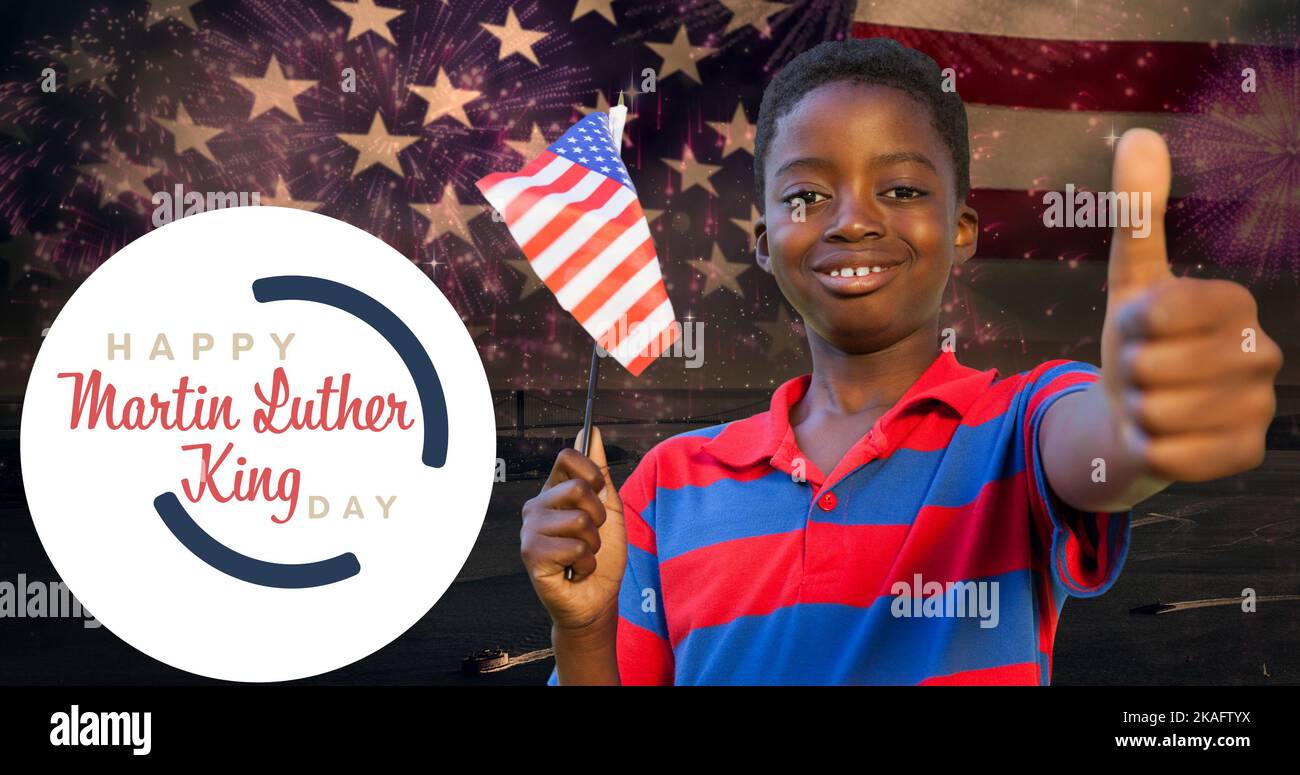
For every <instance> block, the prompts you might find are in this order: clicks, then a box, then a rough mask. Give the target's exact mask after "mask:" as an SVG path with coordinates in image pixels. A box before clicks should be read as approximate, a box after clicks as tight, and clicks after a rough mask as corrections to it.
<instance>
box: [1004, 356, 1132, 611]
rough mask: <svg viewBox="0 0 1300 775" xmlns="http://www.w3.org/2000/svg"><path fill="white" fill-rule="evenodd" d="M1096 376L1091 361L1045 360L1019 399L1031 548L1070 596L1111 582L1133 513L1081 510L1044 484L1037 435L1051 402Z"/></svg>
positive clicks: (1125, 550)
mask: <svg viewBox="0 0 1300 775" xmlns="http://www.w3.org/2000/svg"><path fill="white" fill-rule="evenodd" d="M1100 377H1101V371H1100V369H1098V368H1097V367H1096V366H1094V365H1092V364H1090V363H1083V362H1081V361H1070V360H1053V361H1048V362H1046V363H1043V364H1041V365H1040V366H1038V367H1036V368H1034V369H1033V370H1031V371H1030V372H1029V373H1028V376H1027V378H1026V380H1025V385H1024V386H1023V387H1022V388H1021V394H1020V396H1019V400H1018V405H1019V407H1020V410H1021V412H1022V414H1021V426H1020V428H1021V433H1022V438H1023V440H1024V454H1025V460H1024V464H1025V471H1026V474H1027V477H1026V478H1027V479H1028V483H1029V506H1030V514H1031V518H1032V519H1033V523H1034V524H1033V528H1034V534H1035V536H1036V537H1037V541H1036V542H1035V544H1036V546H1035V551H1036V553H1037V554H1038V559H1041V560H1043V561H1044V562H1046V563H1047V564H1048V566H1049V567H1050V571H1051V575H1052V579H1053V581H1055V582H1056V584H1057V585H1059V586H1060V587H1062V588H1063V589H1064V590H1065V592H1066V593H1067V594H1069V595H1071V596H1073V597H1096V596H1097V595H1100V594H1102V593H1104V592H1105V591H1106V590H1108V589H1110V587H1111V585H1112V584H1114V583H1115V579H1116V578H1117V577H1118V576H1119V572H1120V570H1121V568H1123V566H1124V558H1125V556H1126V555H1127V554H1128V541H1129V529H1130V522H1131V516H1132V512H1131V511H1124V512H1104V511H1101V512H1095V511H1080V510H1079V509H1076V508H1074V507H1073V506H1070V505H1069V504H1067V503H1066V502H1065V501H1063V500H1061V499H1060V498H1059V497H1058V496H1057V495H1056V493H1054V492H1053V491H1052V489H1051V486H1050V485H1049V484H1048V481H1047V474H1046V471H1045V469H1044V467H1043V456H1042V453H1041V451H1040V450H1039V446H1038V445H1039V438H1038V436H1039V432H1040V430H1041V428H1042V423H1043V417H1044V416H1045V415H1046V414H1047V410H1048V409H1049V408H1050V407H1051V406H1052V404H1054V403H1056V402H1057V401H1058V400H1060V399H1061V398H1062V397H1063V396H1067V395H1070V394H1071V393H1077V392H1079V391H1081V390H1085V389H1087V388H1088V386H1089V385H1091V384H1092V383H1094V382H1096V381H1097V380H1098V379H1099V378H1100Z"/></svg>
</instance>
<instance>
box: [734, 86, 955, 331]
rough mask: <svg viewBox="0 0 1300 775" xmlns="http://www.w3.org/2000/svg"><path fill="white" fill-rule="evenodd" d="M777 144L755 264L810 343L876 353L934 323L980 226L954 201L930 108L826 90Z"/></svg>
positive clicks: (808, 100)
mask: <svg viewBox="0 0 1300 775" xmlns="http://www.w3.org/2000/svg"><path fill="white" fill-rule="evenodd" d="M771 148H772V150H771V156H770V157H769V160H768V162H767V170H766V171H765V174H766V176H767V179H766V181H765V188H764V190H765V196H766V199H767V201H766V202H765V208H764V215H763V217H761V218H760V219H759V220H758V222H757V223H756V226H755V232H756V245H757V249H756V252H757V256H758V263H759V265H760V266H762V267H763V269H764V270H766V271H768V272H770V273H771V274H773V275H774V276H775V277H776V281H777V285H778V286H779V287H780V288H781V292H782V293H783V294H784V295H785V297H786V298H787V299H788V300H789V301H790V303H791V304H792V305H793V306H794V308H795V309H796V310H797V311H798V312H799V314H800V315H801V316H802V317H803V319H804V321H805V323H807V325H808V327H809V329H810V332H809V335H810V337H813V336H815V337H820V338H821V339H824V340H825V341H826V342H828V343H830V344H832V345H833V346H835V347H836V348H837V349H839V350H841V351H843V352H846V353H863V352H875V351H878V350H882V349H885V348H886V347H888V346H890V345H892V344H894V343H896V342H898V341H900V340H902V339H904V338H905V337H907V336H908V335H909V334H913V333H915V332H917V331H918V329H921V328H923V327H925V326H927V324H933V322H934V321H935V320H936V319H937V316H938V312H939V305H940V302H941V301H942V297H943V291H944V288H945V287H946V285H947V282H948V276H949V273H950V272H951V270H952V266H953V264H954V263H957V264H960V263H962V262H964V261H965V260H966V259H968V258H970V256H971V255H972V254H974V252H975V242H976V232H977V228H978V223H979V222H978V217H977V215H976V214H975V211H974V210H973V209H971V208H970V207H968V206H967V205H966V204H965V203H964V202H963V203H961V204H960V206H958V204H957V203H956V202H955V201H954V199H955V196H954V194H955V187H956V186H955V175H954V173H953V161H952V159H951V158H950V156H951V154H950V153H949V152H948V150H947V147H946V146H945V145H944V142H943V140H942V139H941V137H940V136H939V133H938V132H937V131H936V130H935V128H934V127H933V125H932V124H931V119H930V115H929V111H928V110H927V108H926V107H925V106H924V105H922V104H921V103H919V102H917V101H915V100H914V99H913V98H911V97H909V96H908V95H906V94H905V93H904V92H902V91H900V90H898V89H894V88H891V87H887V86H867V85H862V84H857V83H851V82H847V81H836V82H832V83H828V84H825V85H823V86H820V87H818V88H816V89H814V90H813V91H811V92H809V93H808V95H807V96H805V97H804V98H803V99H802V100H801V101H800V102H799V104H798V105H796V106H795V108H794V109H793V110H792V111H791V112H790V113H788V114H786V115H785V116H783V117H782V118H781V119H780V121H779V123H778V130H777V133H776V136H775V138H774V140H773V143H772V146H771ZM800 200H802V203H803V204H802V206H800V205H799V202H800Z"/></svg>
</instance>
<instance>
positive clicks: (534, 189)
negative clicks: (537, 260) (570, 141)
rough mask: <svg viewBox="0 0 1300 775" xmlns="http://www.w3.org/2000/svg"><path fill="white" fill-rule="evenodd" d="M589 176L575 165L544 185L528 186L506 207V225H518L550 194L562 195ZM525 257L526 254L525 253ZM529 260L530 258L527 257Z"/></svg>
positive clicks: (589, 171)
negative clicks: (520, 220) (521, 219)
mask: <svg viewBox="0 0 1300 775" xmlns="http://www.w3.org/2000/svg"><path fill="white" fill-rule="evenodd" d="M590 174H591V170H589V169H587V168H586V167H584V166H582V165H581V164H575V165H573V166H572V167H570V168H568V169H567V170H565V171H564V173H563V174H562V175H560V177H558V178H556V179H555V180H553V181H551V182H550V183H547V184H545V185H538V186H529V187H528V188H526V189H524V190H523V191H520V192H519V194H518V195H517V196H516V197H515V198H514V199H513V200H512V201H511V202H510V204H509V205H507V206H506V212H504V213H502V215H504V216H505V219H506V223H509V224H513V223H518V221H519V219H520V218H523V217H524V216H525V215H527V214H528V211H529V210H531V209H533V207H534V206H535V205H536V204H537V203H538V202H540V201H542V200H543V199H545V198H546V197H548V196H550V195H551V194H562V193H564V192H565V191H568V190H569V189H571V188H573V187H574V186H576V185H578V183H579V182H580V181H581V180H582V179H583V178H585V177H587V176H588V175H590ZM525 255H527V253H525ZM529 258H531V256H529Z"/></svg>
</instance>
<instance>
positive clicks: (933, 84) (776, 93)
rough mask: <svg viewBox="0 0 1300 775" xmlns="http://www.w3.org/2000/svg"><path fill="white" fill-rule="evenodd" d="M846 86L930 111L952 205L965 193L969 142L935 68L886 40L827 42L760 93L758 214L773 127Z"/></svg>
mask: <svg viewBox="0 0 1300 775" xmlns="http://www.w3.org/2000/svg"><path fill="white" fill-rule="evenodd" d="M836 81H850V82H853V83H861V84H866V85H872V86H892V87H893V88H895V89H899V90H901V91H903V92H905V93H906V94H907V95H908V96H909V97H912V98H913V99H915V100H917V101H919V102H920V103H921V104H923V105H925V106H926V107H928V108H929V109H930V118H931V122H932V123H933V124H934V128H935V129H936V130H938V132H939V136H940V137H942V138H943V142H944V145H946V146H948V151H949V153H951V154H952V167H953V172H954V173H955V176H956V181H957V202H958V203H959V204H960V203H962V202H965V201H966V195H967V194H968V193H970V138H969V136H968V135H967V129H966V106H965V105H964V104H963V103H962V101H961V97H960V96H958V94H957V92H956V91H944V90H943V88H942V83H943V74H942V73H941V72H940V70H939V65H938V64H936V63H935V61H934V60H933V59H931V58H930V57H928V56H926V55H925V54H924V53H922V52H920V51H917V50H916V49H913V48H908V47H907V46H904V45H902V44H901V43H899V42H898V41H895V40H892V39H890V38H852V39H848V40H829V41H826V42H824V43H819V44H818V45H817V46H815V47H813V48H811V49H809V50H807V51H805V52H803V53H802V54H800V55H799V56H797V57H795V58H794V59H793V60H791V61H790V63H789V64H787V65H786V66H785V67H783V68H781V71H780V72H778V73H777V74H776V77H774V78H773V79H772V81H771V82H770V83H768V85H767V88H766V89H765V90H764V91H763V103H762V105H761V106H760V107H759V110H758V129H757V136H756V137H755V138H754V189H755V194H756V196H757V197H758V209H759V212H760V213H761V212H765V207H764V205H765V203H766V199H765V196H766V191H765V190H764V180H763V177H764V172H765V165H766V162H767V150H768V146H769V145H771V142H772V139H773V138H774V137H775V136H776V122H777V120H778V119H780V118H781V117H782V116H784V115H786V114H787V113H789V112H790V111H791V110H792V109H793V108H794V106H795V104H796V103H798V102H799V100H800V99H802V98H803V97H804V96H806V95H807V94H808V93H809V92H811V91H812V90H813V89H816V88H817V87H818V86H823V85H825V84H827V83H833V82H836Z"/></svg>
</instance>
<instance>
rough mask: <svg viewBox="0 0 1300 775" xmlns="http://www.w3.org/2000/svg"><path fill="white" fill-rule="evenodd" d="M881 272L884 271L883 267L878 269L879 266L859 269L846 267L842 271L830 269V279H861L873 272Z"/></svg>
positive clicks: (860, 267)
mask: <svg viewBox="0 0 1300 775" xmlns="http://www.w3.org/2000/svg"><path fill="white" fill-rule="evenodd" d="M883 271H885V269H884V267H880V266H859V267H851V266H846V267H844V269H842V270H840V269H832V270H831V277H862V276H863V275H869V274H872V273H873V272H883Z"/></svg>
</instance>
